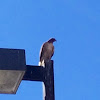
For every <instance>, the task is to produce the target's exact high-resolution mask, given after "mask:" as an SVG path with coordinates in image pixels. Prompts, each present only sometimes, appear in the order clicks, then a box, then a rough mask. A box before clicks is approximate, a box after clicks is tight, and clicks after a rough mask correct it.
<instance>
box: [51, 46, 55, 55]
mask: <svg viewBox="0 0 100 100" xmlns="http://www.w3.org/2000/svg"><path fill="white" fill-rule="evenodd" d="M53 55H54V46H53V47H52V56H53ZM52 56H51V57H52Z"/></svg>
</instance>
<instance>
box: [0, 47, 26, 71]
mask: <svg viewBox="0 0 100 100" xmlns="http://www.w3.org/2000/svg"><path fill="white" fill-rule="evenodd" d="M25 69H26V61H25V50H23V49H4V48H0V70H25Z"/></svg>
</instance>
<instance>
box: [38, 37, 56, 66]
mask: <svg viewBox="0 0 100 100" xmlns="http://www.w3.org/2000/svg"><path fill="white" fill-rule="evenodd" d="M55 41H56V39H55V38H51V39H49V40H48V41H47V42H45V43H43V45H42V47H41V49H40V62H39V66H43V62H45V60H50V59H51V57H52V56H53V54H54V46H53V42H55Z"/></svg>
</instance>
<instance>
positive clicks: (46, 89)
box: [43, 60, 55, 100]
mask: <svg viewBox="0 0 100 100" xmlns="http://www.w3.org/2000/svg"><path fill="white" fill-rule="evenodd" d="M43 75H44V80H43V100H55V96H54V70H53V60H49V61H45V64H44V73H43Z"/></svg>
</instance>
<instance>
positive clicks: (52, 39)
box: [48, 38, 56, 43]
mask: <svg viewBox="0 0 100 100" xmlns="http://www.w3.org/2000/svg"><path fill="white" fill-rule="evenodd" d="M55 41H56V39H55V38H51V39H49V40H48V42H49V43H53V42H55Z"/></svg>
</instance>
